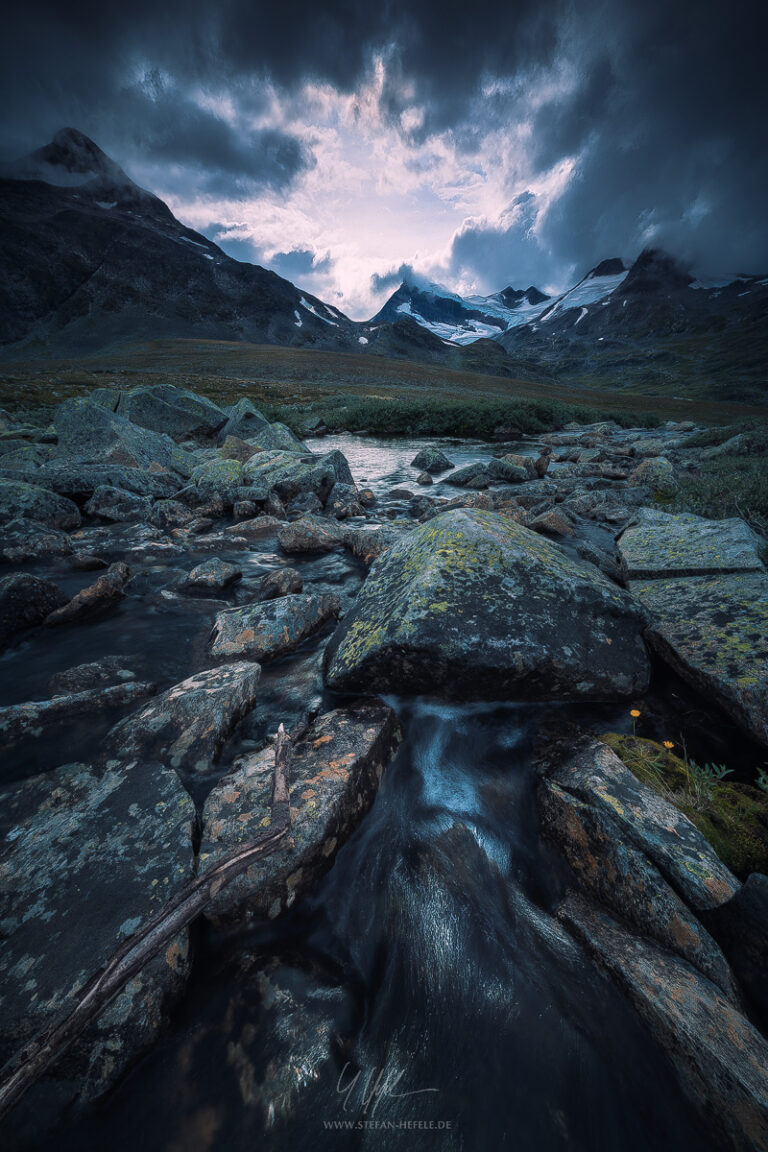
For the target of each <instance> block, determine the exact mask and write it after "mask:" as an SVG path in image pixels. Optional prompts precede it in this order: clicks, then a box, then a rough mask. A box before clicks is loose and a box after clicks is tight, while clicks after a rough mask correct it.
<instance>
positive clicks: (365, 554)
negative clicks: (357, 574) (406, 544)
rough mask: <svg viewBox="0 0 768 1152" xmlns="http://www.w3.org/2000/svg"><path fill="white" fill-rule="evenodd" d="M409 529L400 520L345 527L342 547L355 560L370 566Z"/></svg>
mask: <svg viewBox="0 0 768 1152" xmlns="http://www.w3.org/2000/svg"><path fill="white" fill-rule="evenodd" d="M409 530H410V529H409V527H408V526H407V525H404V524H403V522H402V521H398V523H397V525H395V524H382V525H380V526H379V527H377V528H347V529H346V530H345V532H344V547H345V548H346V549H347V551H349V552H351V553H352V555H353V556H354V558H355V559H356V560H362V562H363V564H365V565H366V567H370V565H371V564H373V562H374V560H378V558H379V556H382V555H383V554H384V553H385V552H386V551H387V549H388V548H391V547H392V545H393V544H394V543H395V541H396V540H401V539H402V537H403V533H405V532H408V531H409Z"/></svg>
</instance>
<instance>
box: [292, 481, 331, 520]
mask: <svg viewBox="0 0 768 1152" xmlns="http://www.w3.org/2000/svg"><path fill="white" fill-rule="evenodd" d="M333 487H334V488H338V484H334V486H333ZM328 499H329V500H330V496H329V497H328ZM322 511H323V502H322V500H321V499H320V497H319V496H316V495H315V493H314V492H300V493H299V495H298V496H294V498H293V500H291V501H290V503H289V504H288V506H287V508H286V509H285V515H286V517H287V519H288V520H298V519H299V517H300V516H304V515H306V514H307V513H310V514H313V515H318V514H322Z"/></svg>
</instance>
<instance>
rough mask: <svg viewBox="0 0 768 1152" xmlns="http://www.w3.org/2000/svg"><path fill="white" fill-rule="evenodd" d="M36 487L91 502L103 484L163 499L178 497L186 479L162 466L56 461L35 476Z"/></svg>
mask: <svg viewBox="0 0 768 1152" xmlns="http://www.w3.org/2000/svg"><path fill="white" fill-rule="evenodd" d="M35 484H38V485H39V486H40V487H41V488H48V489H50V491H52V492H58V494H59V495H60V496H67V497H69V499H71V500H80V501H83V500H87V499H89V497H91V496H92V495H93V493H94V492H95V491H96V489H97V488H100V487H102V485H108V486H109V487H111V488H120V489H121V491H124V492H135V493H136V494H137V495H138V496H151V497H153V499H158V500H160V499H164V498H166V497H171V496H174V495H175V493H176V492H178V490H179V488H180V487H181V484H182V479H181V476H180V475H177V474H176V473H175V472H169V471H167V470H165V469H164V468H162V467H160V466H158V467H150V468H144V467H137V466H135V465H134V466H128V465H122V464H109V463H106V464H105V463H103V462H101V463H95V464H90V463H87V462H77V463H71V464H70V463H67V462H66V461H64V462H62V461H59V460H55V461H52V462H51V463H50V464H45V465H44V466H43V467H42V468H40V469H39V471H38V472H36V473H35Z"/></svg>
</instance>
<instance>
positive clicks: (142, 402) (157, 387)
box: [117, 384, 227, 436]
mask: <svg viewBox="0 0 768 1152" xmlns="http://www.w3.org/2000/svg"><path fill="white" fill-rule="evenodd" d="M117 414H118V416H122V417H124V418H125V419H126V420H130V421H131V423H133V424H138V425H140V427H142V428H149V429H151V430H152V431H153V432H167V433H169V434H170V435H171V436H189V435H204V436H212V435H214V434H215V433H216V432H218V430H219V429H220V428H222V427H223V426H224V424H225V423H226V421H227V414H226V412H224V411H223V410H222V409H221V408H219V406H218V404H214V403H213V401H211V400H206V399H205V397H203V396H197V395H195V393H194V392H188V391H187V390H186V389H184V388H176V387H174V385H173V384H150V385H143V386H142V387H141V388H136V389H134V390H133V391H132V392H123V393H122V394H121V395H120V400H119V403H118V405H117Z"/></svg>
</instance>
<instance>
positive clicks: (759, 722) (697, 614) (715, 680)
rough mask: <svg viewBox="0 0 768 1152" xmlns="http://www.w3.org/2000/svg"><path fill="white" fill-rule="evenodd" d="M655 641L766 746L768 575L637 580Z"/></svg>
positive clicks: (652, 641) (675, 664)
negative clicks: (649, 617)
mask: <svg viewBox="0 0 768 1152" xmlns="http://www.w3.org/2000/svg"><path fill="white" fill-rule="evenodd" d="M630 588H631V591H632V594H633V595H634V596H637V597H638V599H639V600H640V601H641V602H642V603H643V604H644V605H645V606H646V607H647V608H648V610H649V612H650V613H651V624H650V626H649V628H648V630H647V632H646V637H647V639H648V642H649V643H650V645H651V646H652V647H653V648H654V649H655V650H656V651H657V652H658V653H659V655H660V656H662V657H663V659H664V660H666V661H667V663H669V664H671V665H672V667H673V668H674V669H675V671H677V672H678V673H679V674H680V675H681V676H682V677H683V679H685V680H687V681H688V682H689V683H690V684H693V685H694V687H696V688H698V689H699V690H700V691H703V692H704V694H705V695H706V696H709V697H712V698H714V699H715V700H717V702H718V704H720V705H721V706H722V707H723V708H724V709H725V711H726V712H728V713H729V714H730V715H731V716H733V718H734V719H735V720H736V721H737V723H739V724H741V726H742V727H743V728H746V730H747V731H748V732H749V733H750V734H751V735H752V736H753V737H754V738H755V739H756V740H759V741H760V742H761V743H762V744H765V745H768V574H766V573H765V572H751V573H742V574H734V575H731V576H695V577H690V578H688V579H676V580H644V581H632V583H631V585H630Z"/></svg>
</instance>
